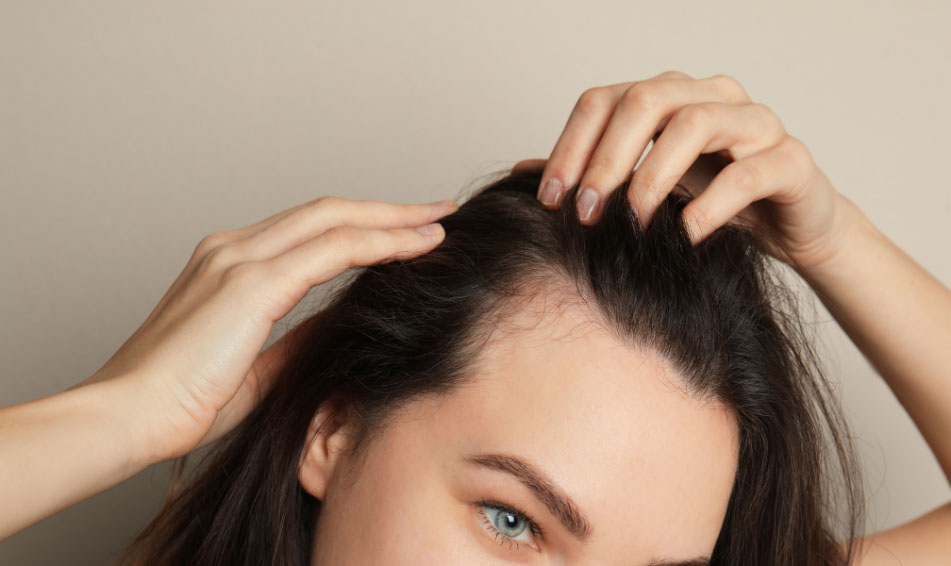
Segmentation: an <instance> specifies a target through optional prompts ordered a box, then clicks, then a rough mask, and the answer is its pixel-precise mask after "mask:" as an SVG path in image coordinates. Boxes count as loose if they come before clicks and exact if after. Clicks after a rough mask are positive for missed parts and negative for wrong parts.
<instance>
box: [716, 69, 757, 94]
mask: <svg viewBox="0 0 951 566" xmlns="http://www.w3.org/2000/svg"><path fill="white" fill-rule="evenodd" d="M710 81H711V82H712V83H713V84H714V86H715V87H716V88H717V89H718V90H720V92H723V93H726V94H728V95H730V97H731V98H737V99H744V100H748V99H749V96H748V95H747V94H746V89H745V88H743V85H742V84H740V81H738V80H736V79H735V78H733V77H731V76H730V75H725V74H723V73H720V74H716V75H713V76H712V77H710Z"/></svg>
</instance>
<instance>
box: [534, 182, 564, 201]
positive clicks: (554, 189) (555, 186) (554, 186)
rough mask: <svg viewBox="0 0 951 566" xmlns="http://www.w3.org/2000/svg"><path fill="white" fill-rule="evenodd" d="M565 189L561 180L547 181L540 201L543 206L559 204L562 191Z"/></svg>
mask: <svg viewBox="0 0 951 566" xmlns="http://www.w3.org/2000/svg"><path fill="white" fill-rule="evenodd" d="M563 189H564V186H563V185H562V184H561V181H560V180H559V179H548V180H547V181H545V186H544V187H543V188H542V192H541V195H540V200H541V201H542V203H543V204H547V205H549V206H554V205H555V204H556V203H557V202H558V197H560V196H561V191H562V190H563Z"/></svg>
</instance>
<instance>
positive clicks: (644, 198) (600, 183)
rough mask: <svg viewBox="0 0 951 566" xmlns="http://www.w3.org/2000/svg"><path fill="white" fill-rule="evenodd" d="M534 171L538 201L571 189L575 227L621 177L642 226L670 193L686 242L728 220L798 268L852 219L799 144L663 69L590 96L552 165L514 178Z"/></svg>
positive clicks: (771, 119) (823, 253)
mask: <svg viewBox="0 0 951 566" xmlns="http://www.w3.org/2000/svg"><path fill="white" fill-rule="evenodd" d="M651 140H653V141H654V145H653V147H652V148H651V150H650V151H649V152H648V153H647V156H646V157H644V161H643V162H642V163H641V164H640V166H639V167H638V168H637V169H636V170H634V165H635V164H636V163H637V161H638V159H639V158H640V156H641V154H642V153H643V152H644V150H645V149H646V148H647V144H648V142H650V141H651ZM704 154H706V155H704ZM698 156H699V159H698ZM724 165H725V166H724ZM542 167H543V168H544V171H543V173H542V181H541V186H540V187H539V198H540V199H541V200H542V202H543V203H545V204H546V205H548V206H551V207H557V206H559V204H560V199H561V197H562V196H563V195H564V194H565V192H566V191H565V190H564V189H565V188H569V187H573V186H575V185H579V186H580V190H579V192H578V210H579V215H580V216H581V218H580V220H581V222H582V223H584V224H588V225H593V224H595V223H596V222H597V221H598V220H599V218H600V214H601V208H602V206H603V202H604V200H605V197H606V196H607V195H608V194H609V193H610V192H611V191H613V190H614V189H615V188H617V187H618V186H619V185H620V184H621V183H622V182H623V181H625V180H626V179H628V178H631V181H630V185H629V186H628V188H627V198H628V201H629V202H630V204H631V206H633V207H634V209H635V211H636V212H637V214H638V216H639V218H640V219H641V220H640V221H641V223H642V225H643V226H644V227H645V228H646V227H647V226H648V225H649V223H650V220H651V218H652V217H653V215H654V212H655V211H656V209H657V207H658V206H659V205H660V203H661V202H662V201H663V200H664V198H666V196H667V195H668V194H669V193H670V192H671V190H672V189H673V188H674V186H675V185H677V184H680V185H681V186H682V187H684V188H685V189H687V190H688V191H689V192H690V193H691V194H692V195H693V196H694V197H695V198H694V199H693V200H692V201H691V202H690V203H689V204H688V205H687V206H686V207H685V208H684V211H683V214H684V224H685V226H686V228H687V230H688V233H689V234H690V238H691V241H692V242H693V243H695V244H696V243H699V242H700V241H701V240H703V239H704V238H706V237H707V236H708V235H709V234H710V233H711V232H713V231H714V230H716V229H717V228H718V227H720V226H722V225H724V224H726V223H727V222H728V221H730V220H731V219H733V218H734V217H738V220H739V223H741V224H745V225H747V226H749V227H751V228H753V229H754V230H756V231H757V232H758V233H760V234H762V235H764V236H765V242H764V243H765V245H766V248H767V252H768V253H769V254H770V255H772V256H773V257H776V258H777V259H779V260H781V261H783V262H785V263H787V264H790V265H792V266H793V267H798V268H808V267H812V266H816V265H819V264H821V263H822V262H824V261H826V260H827V259H829V258H830V257H832V256H833V255H834V254H835V253H836V251H837V249H838V248H839V244H840V241H841V238H842V235H843V234H844V232H845V231H846V230H845V225H846V224H850V223H851V222H853V220H852V219H853V218H854V216H855V215H852V214H848V213H847V211H848V209H849V208H851V207H854V204H852V202H851V201H849V200H848V199H846V198H845V197H844V196H842V195H841V194H840V193H839V192H838V191H836V189H835V188H834V187H833V186H832V183H831V182H830V181H829V179H828V178H827V177H826V175H825V174H824V173H823V172H822V171H821V170H820V169H819V167H818V166H817V165H816V163H815V162H814V161H813V159H812V155H811V154H810V152H809V150H808V149H807V148H806V146H805V145H804V144H803V142H802V141H800V140H799V139H797V138H795V137H793V136H791V135H789V134H788V133H787V132H786V129H785V128H784V127H783V124H782V122H781V121H780V119H779V118H778V117H777V116H776V115H775V114H774V113H773V112H772V110H770V109H769V108H768V107H767V106H765V105H763V104H761V103H758V102H753V101H752V100H750V97H749V96H748V95H747V94H746V91H745V89H744V88H743V87H742V86H741V85H740V83H738V82H737V81H736V79H733V78H732V77H729V76H726V75H715V76H713V77H709V78H704V79H694V78H692V77H690V76H688V75H685V74H684V73H680V72H677V71H667V72H665V73H661V74H659V75H657V76H655V77H652V78H650V79H647V80H641V81H634V82H626V83H619V84H615V85H609V86H603V87H595V88H591V89H588V90H586V91H585V92H584V93H583V94H582V95H581V97H580V98H579V99H578V102H577V104H575V107H574V110H573V111H572V112H571V116H570V117H569V119H568V123H567V125H566V126H565V128H564V131H563V132H562V134H561V136H560V138H559V139H558V142H557V143H556V144H555V147H554V149H553V150H552V153H551V157H550V158H549V159H548V160H547V161H546V160H538V159H531V160H524V161H520V162H519V163H517V164H516V166H515V168H514V169H513V170H514V171H518V170H521V169H537V168H542ZM632 170H633V176H632ZM549 188H551V189H554V191H553V192H554V193H556V194H554V195H552V194H551V193H547V192H546V190H545V189H549ZM592 197H594V198H592ZM589 209H590V215H588V216H586V215H585V212H586V211H587V210H589Z"/></svg>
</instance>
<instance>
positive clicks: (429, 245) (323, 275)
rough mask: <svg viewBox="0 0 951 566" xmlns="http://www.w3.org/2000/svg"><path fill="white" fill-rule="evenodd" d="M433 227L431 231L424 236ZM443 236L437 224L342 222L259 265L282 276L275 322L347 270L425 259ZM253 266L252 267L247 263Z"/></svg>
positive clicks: (276, 289) (275, 305)
mask: <svg viewBox="0 0 951 566" xmlns="http://www.w3.org/2000/svg"><path fill="white" fill-rule="evenodd" d="M424 228H433V229H434V230H435V232H433V233H423V232H422V231H421V230H423V229H424ZM444 237H445V231H444V229H443V227H442V226H441V225H440V224H438V223H436V224H432V225H427V226H421V227H419V228H391V229H383V228H357V227H355V226H349V225H345V224H341V225H338V226H334V227H333V228H331V229H330V230H327V231H326V232H324V233H322V234H321V235H319V236H317V237H315V238H311V239H310V240H308V241H306V242H304V243H302V244H300V245H298V246H296V247H294V248H291V249H290V250H288V251H286V252H284V253H282V254H280V255H278V256H275V257H273V258H271V259H269V260H266V261H263V262H260V263H261V264H263V269H264V270H265V271H266V272H267V273H268V274H271V276H276V277H279V278H280V279H279V288H275V289H273V292H274V293H276V295H275V296H274V297H273V302H274V311H273V312H271V313H269V314H270V315H271V316H272V317H273V318H272V320H279V319H280V318H282V317H284V316H285V315H286V314H287V313H288V312H290V310H291V309H292V308H294V306H295V305H296V304H297V303H298V302H299V301H300V300H301V299H302V298H303V297H304V295H305V294H307V292H308V291H309V290H310V289H311V288H312V287H314V286H315V285H319V284H321V283H324V282H326V281H329V280H330V279H333V278H334V277H336V276H338V275H340V274H341V273H343V272H344V271H346V270H347V269H349V268H351V267H357V266H367V265H372V264H376V263H380V262H383V261H385V260H386V261H393V260H397V259H399V260H405V259H410V258H412V257H416V256H418V255H422V254H423V253H426V252H427V251H430V250H431V249H433V248H434V247H435V246H437V245H438V244H439V243H440V242H441V241H442V240H443V238H444ZM247 265H249V266H252V268H254V267H253V266H254V264H247Z"/></svg>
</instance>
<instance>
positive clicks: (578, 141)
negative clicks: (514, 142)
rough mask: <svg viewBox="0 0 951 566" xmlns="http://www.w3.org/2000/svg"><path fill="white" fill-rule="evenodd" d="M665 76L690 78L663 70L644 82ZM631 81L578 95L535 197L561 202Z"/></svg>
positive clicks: (545, 200)
mask: <svg viewBox="0 0 951 566" xmlns="http://www.w3.org/2000/svg"><path fill="white" fill-rule="evenodd" d="M668 78H680V79H689V78H690V77H689V76H688V75H685V74H684V73H681V72H679V71H665V72H663V73H659V74H657V75H655V76H653V77H650V78H648V79H646V81H651V80H655V79H668ZM640 82H645V81H640ZM634 84H637V81H634V82H623V83H618V84H613V85H608V86H603V87H596V88H590V89H588V90H586V91H585V92H583V93H582V94H581V96H580V97H579V98H578V102H577V103H576V104H575V106H574V108H573V109H572V111H571V115H570V116H569V117H568V122H567V123H566V124H565V128H564V130H563V131H562V132H561V135H560V136H559V138H558V141H557V142H556V143H555V147H554V149H553V150H552V152H551V156H550V157H549V159H548V164H547V165H546V167H545V170H544V171H543V172H542V178H541V183H540V184H539V191H538V198H539V200H541V201H542V202H543V203H545V204H546V205H548V206H550V207H554V208H557V207H558V206H559V205H560V204H561V197H562V196H563V195H564V193H565V191H566V189H567V188H569V187H571V186H573V185H575V184H576V183H577V182H578V180H579V179H580V178H581V175H582V173H583V172H584V168H585V165H586V164H587V163H588V160H589V159H590V157H591V154H592V153H593V152H594V149H595V147H596V146H597V144H598V140H599V139H601V135H602V134H603V133H604V129H605V127H606V126H607V124H608V122H609V120H610V118H611V114H612V113H613V112H614V108H615V107H616V106H617V102H618V100H619V99H620V97H621V96H622V95H623V93H624V91H625V90H627V89H628V88H630V87H631V86H632V85H634Z"/></svg>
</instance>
